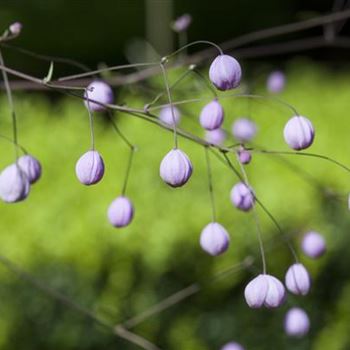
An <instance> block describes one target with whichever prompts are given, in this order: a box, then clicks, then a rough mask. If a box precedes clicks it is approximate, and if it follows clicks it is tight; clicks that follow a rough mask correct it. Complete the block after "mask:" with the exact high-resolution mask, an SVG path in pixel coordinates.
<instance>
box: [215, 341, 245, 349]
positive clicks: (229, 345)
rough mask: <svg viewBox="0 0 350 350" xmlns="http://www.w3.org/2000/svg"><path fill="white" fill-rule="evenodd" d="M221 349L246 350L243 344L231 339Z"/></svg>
mask: <svg viewBox="0 0 350 350" xmlns="http://www.w3.org/2000/svg"><path fill="white" fill-rule="evenodd" d="M220 350H244V347H243V346H242V345H241V344H238V343H236V342H234V341H231V342H229V343H227V344H225V345H224V346H223V347H222V348H221V349H220Z"/></svg>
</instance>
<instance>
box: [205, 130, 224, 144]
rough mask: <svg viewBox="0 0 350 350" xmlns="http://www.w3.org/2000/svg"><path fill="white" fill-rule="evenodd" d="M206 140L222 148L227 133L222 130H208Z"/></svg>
mask: <svg viewBox="0 0 350 350" xmlns="http://www.w3.org/2000/svg"><path fill="white" fill-rule="evenodd" d="M204 138H205V140H206V141H207V142H209V143H211V144H213V145H216V146H220V145H222V144H223V143H224V142H225V140H226V132H225V131H224V130H222V129H214V130H207V131H206V132H205V136H204Z"/></svg>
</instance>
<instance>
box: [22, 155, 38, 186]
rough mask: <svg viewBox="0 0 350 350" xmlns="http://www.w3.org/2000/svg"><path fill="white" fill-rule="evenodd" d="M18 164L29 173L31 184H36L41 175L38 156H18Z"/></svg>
mask: <svg viewBox="0 0 350 350" xmlns="http://www.w3.org/2000/svg"><path fill="white" fill-rule="evenodd" d="M18 165H19V167H20V168H21V169H22V171H23V172H24V173H25V174H26V175H27V178H28V180H29V182H30V183H31V184H34V183H35V182H37V181H38V180H39V178H40V176H41V165H40V162H39V161H38V160H37V159H36V158H34V157H33V156H31V155H28V154H26V155H24V156H22V157H20V158H18Z"/></svg>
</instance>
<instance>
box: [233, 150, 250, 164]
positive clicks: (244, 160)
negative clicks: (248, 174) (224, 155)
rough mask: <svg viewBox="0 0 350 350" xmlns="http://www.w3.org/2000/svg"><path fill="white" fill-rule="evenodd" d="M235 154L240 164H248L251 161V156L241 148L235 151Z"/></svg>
mask: <svg viewBox="0 0 350 350" xmlns="http://www.w3.org/2000/svg"><path fill="white" fill-rule="evenodd" d="M237 154H238V160H239V162H240V163H241V164H249V163H250V161H251V160H252V154H251V153H250V152H249V151H247V150H246V149H244V148H243V147H242V148H241V149H239V150H238V151H237Z"/></svg>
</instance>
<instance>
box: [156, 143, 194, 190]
mask: <svg viewBox="0 0 350 350" xmlns="http://www.w3.org/2000/svg"><path fill="white" fill-rule="evenodd" d="M159 174H160V177H161V178H162V179H163V181H164V182H165V183H167V184H168V185H170V186H172V187H180V186H183V185H184V184H185V183H186V182H187V181H188V179H189V178H190V177H191V175H192V164H191V161H190V160H189V158H188V157H187V155H186V153H184V152H182V151H181V150H179V149H177V148H174V149H172V150H171V151H170V152H169V153H167V154H166V155H165V157H164V158H163V159H162V162H161V163H160V169H159Z"/></svg>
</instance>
